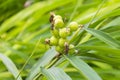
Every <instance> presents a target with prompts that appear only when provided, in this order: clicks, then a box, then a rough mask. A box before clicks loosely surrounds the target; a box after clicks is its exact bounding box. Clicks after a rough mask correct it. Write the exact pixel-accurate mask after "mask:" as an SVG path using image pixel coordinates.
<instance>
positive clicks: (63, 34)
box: [59, 28, 70, 38]
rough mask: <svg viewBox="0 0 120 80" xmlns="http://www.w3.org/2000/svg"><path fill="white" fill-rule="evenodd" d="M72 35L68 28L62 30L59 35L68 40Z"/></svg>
mask: <svg viewBox="0 0 120 80" xmlns="http://www.w3.org/2000/svg"><path fill="white" fill-rule="evenodd" d="M69 34H70V30H68V29H67V28H63V29H60V31H59V35H60V37H61V38H66V37H67V36H68V35H69Z"/></svg>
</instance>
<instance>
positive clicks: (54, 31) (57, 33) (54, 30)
mask: <svg viewBox="0 0 120 80" xmlns="http://www.w3.org/2000/svg"><path fill="white" fill-rule="evenodd" d="M51 33H52V35H53V36H55V37H56V38H59V31H58V30H57V29H53V30H52V31H51Z"/></svg>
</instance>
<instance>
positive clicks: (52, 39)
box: [50, 36, 58, 45]
mask: <svg viewBox="0 0 120 80" xmlns="http://www.w3.org/2000/svg"><path fill="white" fill-rule="evenodd" d="M50 44H51V45H57V44H58V39H57V38H56V37H54V36H52V37H51V38H50Z"/></svg>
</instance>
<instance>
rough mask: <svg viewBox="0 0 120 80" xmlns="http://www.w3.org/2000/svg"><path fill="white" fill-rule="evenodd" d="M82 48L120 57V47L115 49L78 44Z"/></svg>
mask: <svg viewBox="0 0 120 80" xmlns="http://www.w3.org/2000/svg"><path fill="white" fill-rule="evenodd" d="M78 48H80V49H87V50H95V51H99V52H102V53H101V54H102V55H108V56H109V55H111V56H112V57H113V58H114V57H115V58H120V49H113V48H108V47H104V46H89V45H80V46H79V45H78Z"/></svg>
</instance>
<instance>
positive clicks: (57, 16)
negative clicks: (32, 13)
mask: <svg viewBox="0 0 120 80" xmlns="http://www.w3.org/2000/svg"><path fill="white" fill-rule="evenodd" d="M56 19H61V20H62V17H61V16H60V15H56V16H54V18H53V20H54V21H55V20H56Z"/></svg>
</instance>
